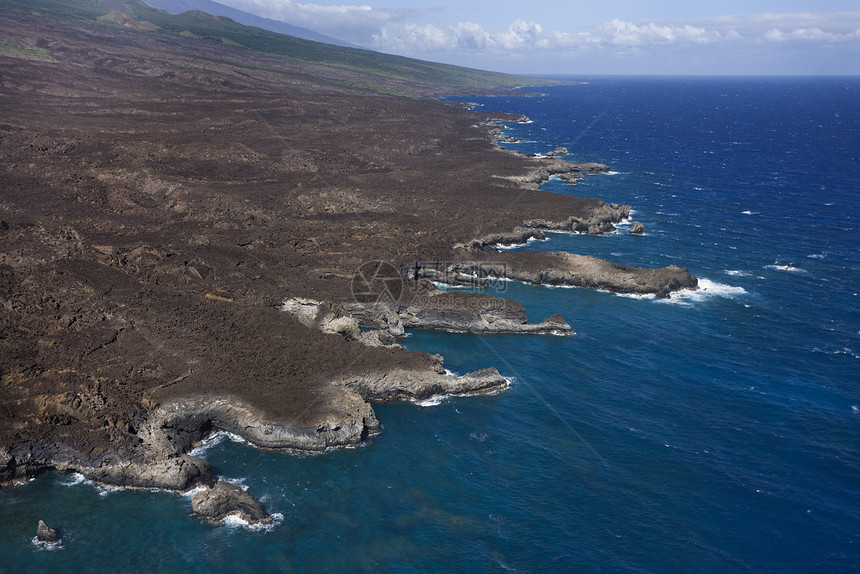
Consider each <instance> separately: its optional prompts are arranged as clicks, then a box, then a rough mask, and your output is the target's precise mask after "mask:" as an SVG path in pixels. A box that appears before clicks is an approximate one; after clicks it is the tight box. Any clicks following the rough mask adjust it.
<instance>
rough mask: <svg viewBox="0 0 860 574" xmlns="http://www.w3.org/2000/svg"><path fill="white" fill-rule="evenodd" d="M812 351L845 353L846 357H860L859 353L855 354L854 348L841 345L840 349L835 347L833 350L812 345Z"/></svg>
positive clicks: (830, 353) (835, 353)
mask: <svg viewBox="0 0 860 574" xmlns="http://www.w3.org/2000/svg"><path fill="white" fill-rule="evenodd" d="M812 352H813V353H822V354H824V355H833V356H838V355H845V356H848V357H853V358H855V359H860V354H857V353H856V352H855V351H854V350H852V349H849V348H848V347H843V348H841V349H835V350H826V349H821V348H819V347H813V348H812Z"/></svg>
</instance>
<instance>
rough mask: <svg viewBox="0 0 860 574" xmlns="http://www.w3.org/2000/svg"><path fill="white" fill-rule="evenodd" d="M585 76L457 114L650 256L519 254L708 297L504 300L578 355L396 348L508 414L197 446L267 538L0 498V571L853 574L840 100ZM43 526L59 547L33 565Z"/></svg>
mask: <svg viewBox="0 0 860 574" xmlns="http://www.w3.org/2000/svg"><path fill="white" fill-rule="evenodd" d="M588 80H589V83H587V84H580V85H573V86H559V87H554V88H549V89H547V90H546V95H544V96H541V97H536V98H515V97H511V98H487V99H483V100H481V103H482V104H483V105H484V109H487V110H502V111H512V112H520V113H525V114H527V115H528V116H529V117H530V118H532V120H533V123H531V124H525V125H515V126H510V129H509V130H508V133H509V134H510V135H512V136H515V137H519V138H522V139H523V140H525V142H524V143H519V144H512V145H511V147H515V148H517V149H521V150H523V151H526V152H528V153H545V152H546V151H550V150H552V149H554V148H555V147H556V146H559V145H565V146H567V147H568V148H569V150H570V151H571V153H572V154H573V155H572V159H574V160H581V161H586V160H588V161H591V160H594V161H601V162H604V163H608V164H610V165H611V166H612V168H613V174H612V175H600V176H593V177H589V178H587V179H586V181H585V182H583V183H582V184H580V185H579V186H577V187H572V188H571V187H567V186H566V184H563V183H561V182H549V183H548V184H546V189H548V190H551V191H555V192H558V193H575V194H579V195H589V196H595V197H601V198H603V199H606V200H607V201H616V202H620V203H629V204H631V205H633V207H634V210H635V212H634V216H633V219H635V220H637V221H641V222H642V223H643V224H644V225H645V228H646V234H645V236H643V237H634V236H630V235H628V234H627V233H626V231H625V230H624V228H622V232H621V233H618V234H614V235H607V236H604V237H587V236H579V235H558V234H555V235H552V236H551V238H550V240H549V241H546V242H538V243H532V244H529V245H527V246H524V247H522V249H548V250H570V251H574V252H578V253H587V254H593V255H597V256H600V257H604V258H607V259H611V260H617V261H622V262H626V263H633V264H638V265H654V266H657V265H661V266H662V265H668V264H679V265H683V266H687V267H689V268H690V270H691V271H692V272H693V273H694V274H696V275H697V276H698V277H699V278H700V281H701V285H702V286H703V287H706V289H705V290H702V291H700V292H697V293H690V294H687V295H686V296H684V297H676V298H673V299H672V300H671V301H668V302H667V301H657V300H654V299H645V298H631V297H620V296H616V295H611V294H608V293H602V292H595V291H586V290H578V289H557V288H535V287H530V286H526V285H521V284H517V283H502V284H500V285H498V289H499V290H500V291H501V294H502V295H504V296H506V297H510V298H512V299H514V300H517V301H519V302H521V303H522V304H523V305H525V306H526V308H527V310H528V312H529V316H530V317H531V318H532V319H533V320H540V319H542V318H544V317H546V316H549V315H551V314H552V313H555V312H561V313H562V314H564V315H565V317H566V318H567V319H568V320H569V321H570V323H571V324H572V325H573V326H574V328H575V329H576V331H577V334H576V335H575V336H573V337H567V338H563V337H553V336H528V337H524V336H490V337H479V336H473V335H457V334H445V333H425V332H416V333H413V334H412V336H411V337H409V338H408V339H406V340H405V344H406V345H407V346H409V347H410V348H416V349H422V350H426V351H430V352H439V353H442V354H443V355H444V356H445V357H446V366H447V367H448V368H450V369H452V370H454V371H455V372H466V371H469V370H473V369H477V368H481V367H486V366H496V367H498V368H499V370H500V371H501V372H502V373H503V374H504V375H506V376H509V377H511V378H512V380H513V383H512V385H511V387H510V388H509V389H508V390H506V391H504V392H501V393H498V394H496V395H492V396H480V397H462V398H456V397H454V398H448V399H445V400H443V401H441V403H440V404H437V405H435V406H428V407H422V406H418V405H414V404H407V403H394V404H385V405H378V406H376V407H375V409H376V412H377V415H378V417H379V419H380V420H381V421H382V424H383V432H382V433H381V434H380V435H378V436H376V437H374V438H372V439H371V440H370V441H369V442H368V443H367V444H366V445H364V446H363V447H361V448H357V449H351V450H342V451H336V452H330V453H327V454H324V455H316V456H299V455H294V454H289V453H282V452H268V451H261V450H258V449H255V448H253V447H250V446H248V445H246V444H243V443H241V442H236V441H235V440H233V439H231V438H230V437H227V436H221V437H218V438H217V439H215V440H214V441H212V442H211V443H210V444H208V445H206V446H205V447H204V449H203V450H202V451H201V453H202V454H201V455H202V456H204V457H205V458H207V459H208V460H210V461H211V462H212V463H213V465H214V466H215V468H216V470H217V471H218V472H219V473H220V474H221V475H223V476H224V477H227V478H229V479H232V480H237V481H240V482H241V484H243V485H245V486H246V487H247V488H248V489H249V492H251V493H253V494H254V495H255V496H258V497H260V498H261V499H262V500H263V502H264V504H265V505H266V506H267V508H268V509H269V510H270V511H271V512H275V513H279V514H280V515H281V516H280V518H279V519H278V520H277V521H276V523H275V524H274V525H273V526H272V527H269V528H266V529H261V530H249V529H248V528H245V527H242V526H238V525H223V524H222V525H218V526H213V525H210V524H208V523H205V522H202V521H200V520H198V519H197V518H195V517H194V516H193V514H192V513H191V508H190V502H189V500H188V498H187V497H182V496H179V495H176V494H172V493H166V492H144V491H110V492H107V491H104V490H101V489H99V488H97V487H95V486H93V485H91V484H88V483H86V482H81V481H78V480H77V479H76V478H75V476H74V475H61V474H58V473H49V474H46V475H44V476H42V477H40V478H38V479H37V480H35V481H32V482H30V483H28V484H26V485H25V486H22V487H20V488H16V489H7V490H2V491H0V571H8V572H15V571H20V570H23V569H24V568H27V569H28V570H29V571H35V572H39V571H54V570H60V571H63V570H65V571H72V570H74V571H79V572H104V571H121V572H142V571H179V570H182V571H189V572H195V571H199V572H212V571H215V572H260V571H263V572H278V571H283V572H289V571H295V572H450V571H456V572H476V571H477V572H507V571H516V572H544V571H554V572H564V571H576V572H579V571H596V572H600V571H607V572H616V571H636V572H691V571H693V572H725V571H748V572H809V571H839V572H849V571H858V570H860V472H858V471H860V377H858V376H857V374H856V373H857V368H858V366H860V305H858V302H860V299H858V292H860V286H858V279H860V253H858V245H860V233H858V220H857V218H858V215H857V214H858V211H860V209H858V208H860V161H858V159H860V158H858V155H860V80H858V79H856V78H855V79H841V78H829V79H824V78H811V79H810V78H807V79H792V78H783V79H740V78H737V79H689V78H687V79H670V78H590V79H588ZM524 200H527V197H526V198H525V199H524ZM40 518H42V519H44V520H46V521H47V522H48V523H49V524H51V525H52V526H53V525H56V526H59V527H60V528H61V532H62V534H63V541H64V542H63V547H62V549H60V550H57V551H52V552H49V551H45V550H41V549H39V548H37V547H35V546H33V545H32V543H31V539H32V537H33V534H34V533H35V525H36V522H37V521H38V519H40Z"/></svg>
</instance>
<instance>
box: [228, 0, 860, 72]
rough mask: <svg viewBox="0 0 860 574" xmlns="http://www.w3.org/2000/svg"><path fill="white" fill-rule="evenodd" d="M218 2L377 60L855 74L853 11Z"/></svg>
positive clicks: (858, 35) (858, 22)
mask: <svg viewBox="0 0 860 574" xmlns="http://www.w3.org/2000/svg"><path fill="white" fill-rule="evenodd" d="M219 1H220V2H222V3H223V4H227V5H230V6H232V7H234V8H238V9H240V10H246V11H248V12H252V13H254V14H257V15H260V16H264V17H267V18H272V19H276V20H281V21H284V22H288V23H290V24H293V25H297V26H304V27H306V28H310V29H312V30H314V31H316V32H320V33H323V34H327V35H329V36H333V37H336V38H339V39H341V40H345V41H348V42H351V43H353V44H356V45H359V46H364V47H366V48H370V49H373V50H378V51H381V52H388V53H393V54H400V55H404V56H411V57H416V58H422V59H430V60H438V61H446V62H449V63H454V64H460V65H467V66H481V65H483V66H491V67H494V68H495V69H499V70H503V71H532V72H534V73H547V70H549V69H553V70H559V69H563V68H565V67H566V68H568V69H569V68H576V69H577V70H581V71H587V70H585V69H583V66H589V65H592V66H596V69H599V70H604V71H607V72H610V73H632V72H635V73H639V72H642V73H691V71H693V72H695V73H698V72H699V71H700V70H702V69H704V70H705V71H706V72H707V73H792V70H793V69H794V68H792V66H795V68H796V69H797V73H847V74H852V73H853V74H857V73H860V63H858V62H860V11H856V12H831V13H823V12H818V13H816V12H798V13H762V14H744V15H726V16H718V17H711V18H699V19H689V20H672V19H651V20H633V21H627V20H623V19H619V18H616V19H612V20H610V21H608V22H605V23H603V24H600V25H598V26H590V27H580V28H570V29H555V28H550V27H547V26H546V25H544V24H542V23H540V22H536V21H531V20H524V19H516V20H514V21H513V22H512V23H511V24H510V25H508V26H507V27H501V28H488V27H485V26H483V25H481V24H480V23H476V22H472V21H460V22H457V23H454V24H438V23H435V24H434V23H427V20H429V19H430V18H428V16H429V15H430V14H431V13H432V12H434V10H432V9H429V10H428V9H423V10H422V9H419V8H415V7H404V8H395V9H377V8H373V7H371V6H369V5H364V4H361V5H359V4H339V5H333V6H323V5H320V4H313V3H299V2H294V1H292V0H219ZM441 10H442V9H441V8H439V9H437V10H436V11H441ZM554 26H557V24H554ZM598 61H604V62H606V66H604V67H600V66H597V62H598ZM634 62H638V63H637V64H636V65H634ZM613 66H615V68H613ZM643 66H644V67H643ZM517 67H519V69H516V68H517ZM524 68H525V69H524ZM544 68H545V69H544ZM563 71H566V70H563Z"/></svg>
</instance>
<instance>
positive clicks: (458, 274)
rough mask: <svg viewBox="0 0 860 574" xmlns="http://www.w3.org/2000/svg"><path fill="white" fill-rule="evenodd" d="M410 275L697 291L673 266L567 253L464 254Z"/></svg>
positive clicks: (456, 281)
mask: <svg viewBox="0 0 860 574" xmlns="http://www.w3.org/2000/svg"><path fill="white" fill-rule="evenodd" d="M410 272H411V273H412V276H414V277H416V278H417V279H429V280H431V281H437V282H440V283H446V284H449V285H461V284H474V282H475V281H476V280H477V281H480V280H488V279H489V278H496V279H499V278H501V279H507V280H513V281H521V282H524V283H531V284H532V285H554V286H568V287H585V288H589V289H603V290H606V291H611V292H613V293H632V294H639V295H646V294H652V295H656V296H657V297H661V298H667V297H669V296H670V294H671V293H672V292H673V291H678V290H681V289H695V288H697V286H698V281H697V280H696V277H695V276H693V275H691V274H690V272H689V271H688V270H687V269H681V268H680V267H676V266H674V265H672V266H669V267H665V268H663V269H646V268H642V267H632V266H630V265H621V264H618V263H611V262H609V261H605V260H603V259H598V258H596V257H591V256H587V255H576V254H573V253H565V252H534V253H530V252H501V253H488V252H487V251H472V252H465V251H464V252H463V253H462V254H461V256H460V261H456V262H451V263H439V264H436V263H433V262H422V263H421V264H420V265H416V266H415V267H413V268H412V269H411V270H410Z"/></svg>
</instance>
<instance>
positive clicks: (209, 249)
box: [0, 2, 689, 491]
mask: <svg viewBox="0 0 860 574" xmlns="http://www.w3.org/2000/svg"><path fill="white" fill-rule="evenodd" d="M53 4H56V3H52V5H53ZM87 4H88V6H91V7H92V6H95V5H96V4H98V3H92V2H90V3H87ZM15 5H16V6H21V8H20V9H19V10H16V9H12V8H10V7H9V6H5V5H4V6H3V7H0V37H2V38H3V43H4V45H6V46H7V47H10V46H11V47H15V46H17V47H20V48H21V49H22V50H24V51H26V48H27V47H33V46H39V47H40V49H39V50H40V52H39V53H40V54H41V53H42V52H44V56H40V57H39V58H38V59H22V58H17V57H12V56H8V54H9V53H10V49H11V48H10V49H4V50H2V52H3V54H0V76H2V77H3V99H4V106H3V121H2V122H0V156H2V157H3V161H2V162H0V192H2V199H3V200H2V202H0V484H4V485H5V484H14V483H16V482H18V481H21V480H24V479H27V478H31V477H33V476H36V475H38V474H39V473H40V472H43V471H45V470H47V469H50V468H55V469H58V470H59V471H61V472H72V471H76V472H80V473H82V474H83V475H84V476H85V477H87V478H88V479H91V480H94V481H97V482H100V483H103V484H106V485H113V486H129V487H158V488H167V489H174V490H182V491H184V490H188V489H189V488H192V487H195V486H201V485H202V486H205V487H208V488H210V489H211V488H212V486H213V485H214V484H215V477H214V473H213V471H212V468H211V465H209V463H207V462H206V461H205V460H202V459H200V458H197V457H195V456H193V455H191V454H190V451H191V450H192V448H193V447H194V446H195V445H196V444H197V443H198V442H199V441H201V440H203V439H205V438H206V437H207V436H209V435H210V434H211V433H213V432H216V431H219V430H224V431H229V432H233V433H235V434H237V435H239V436H241V437H244V438H245V439H246V440H248V441H249V442H251V443H253V444H255V445H258V446H260V447H266V448H290V449H301V450H308V451H320V450H323V449H326V448H330V447H336V446H345V445H355V444H358V443H360V442H361V441H362V440H364V439H365V438H366V437H367V436H369V435H372V434H374V433H376V432H378V431H379V429H380V424H379V421H378V420H377V418H376V416H375V414H374V411H373V409H372V407H371V405H370V404H369V401H376V400H391V399H393V398H408V399H414V400H423V399H425V398H431V397H433V396H434V395H437V394H439V393H472V392H486V391H489V390H493V389H499V388H503V387H504V386H505V385H506V384H507V382H506V380H505V379H504V378H503V377H502V376H501V375H500V374H499V373H498V371H496V370H495V369H492V368H490V369H485V370H481V371H477V372H475V373H470V374H468V375H465V376H463V377H456V376H453V375H449V374H446V373H445V371H444V369H443V367H442V360H441V358H440V357H437V356H432V355H429V354H427V353H421V352H417V351H407V350H405V349H402V348H398V347H396V346H394V345H393V342H394V338H395V337H398V336H402V335H403V334H404V327H405V326H406V325H407V324H408V325H410V326H413V327H416V328H435V329H440V328H441V329H449V330H463V331H473V332H481V333H507V332H546V333H561V332H570V327H569V325H567V323H566V322H565V321H564V319H563V318H561V317H560V316H557V315H554V316H553V317H550V318H549V319H547V320H545V321H543V322H541V323H537V324H534V325H530V324H529V323H528V322H527V320H526V317H525V313H524V310H523V309H522V307H521V306H518V305H516V304H514V303H512V302H503V301H502V300H500V299H497V298H491V297H489V296H476V295H470V294H464V293H442V292H441V290H439V291H437V290H433V289H432V288H430V287H429V286H428V285H427V282H426V281H425V280H426V279H431V280H437V279H439V278H441V279H444V278H446V277H447V278H450V277H452V276H453V275H454V274H457V273H462V274H464V277H465V276H468V277H472V278H473V280H475V281H480V280H481V279H482V278H484V279H485V278H486V277H488V276H490V275H492V274H493V273H495V272H498V271H499V269H498V268H497V267H496V266H495V262H501V263H503V264H504V265H503V269H502V271H504V275H499V276H500V277H509V278H517V280H524V281H530V282H536V283H546V282H558V283H559V284H561V283H575V284H583V285H586V286H598V287H600V286H602V285H604V284H610V283H612V281H613V279H612V277H615V279H614V280H616V281H617V282H619V283H620V285H621V287H623V288H624V289H629V288H631V287H630V286H629V285H626V284H625V281H623V280H622V279H623V277H627V275H629V276H630V277H631V278H632V279H630V281H631V282H632V283H636V281H638V280H639V279H638V277H640V276H644V275H647V273H648V272H646V271H643V272H635V271H631V272H629V273H628V272H627V271H623V270H618V269H615V270H614V271H613V270H612V269H610V270H609V271H605V270H604V271H601V269H602V267H601V265H602V264H600V263H596V262H592V263H591V264H590V265H591V267H592V270H591V271H590V272H589V273H590V275H589V274H588V273H584V272H582V270H581V269H579V267H576V266H575V265H574V264H573V263H574V260H573V259H568V258H565V257H564V256H562V255H554V254H550V255H546V256H540V255H537V254H532V255H525V254H512V253H506V254H499V253H497V252H496V251H495V250H494V249H492V248H493V247H495V246H497V245H499V244H501V243H510V242H518V241H527V240H528V239H530V238H542V237H543V233H544V232H545V231H550V230H560V231H576V232H584V233H602V232H605V231H608V230H611V229H612V225H613V223H614V222H617V221H620V220H621V219H622V218H623V217H626V214H627V213H629V208H627V211H625V206H613V205H611V204H610V205H609V206H607V205H606V204H604V202H602V201H600V200H597V199H591V198H581V197H574V196H572V195H568V194H555V193H544V192H541V191H532V190H533V189H534V188H536V187H537V185H538V184H539V182H541V181H543V180H545V179H546V178H548V177H549V176H550V175H553V174H556V175H565V174H571V175H573V174H577V173H594V172H597V171H604V170H605V166H601V165H599V164H572V163H569V162H563V161H561V160H559V159H537V158H528V157H525V156H523V155H519V154H515V153H510V152H506V151H504V150H501V149H500V148H499V147H498V146H497V145H496V142H495V136H494V135H493V133H491V130H490V129H488V126H487V124H486V118H485V117H484V116H481V115H480V114H478V113H475V112H472V111H468V110H466V109H463V108H462V107H461V106H459V105H458V104H452V103H448V102H442V101H435V100H429V99H418V98H404V97H395V96H387V95H380V94H390V93H394V92H400V91H402V92H403V93H409V94H415V95H424V96H438V95H441V94H442V92H449V93H450V92H451V91H452V89H451V88H450V86H442V85H439V84H434V85H430V83H427V84H407V83H406V82H405V81H404V80H402V79H401V78H399V77H388V76H381V75H379V74H380V73H379V72H375V73H373V74H370V75H368V73H366V71H365V70H355V69H346V68H341V67H337V66H335V67H331V66H315V65H314V64H312V63H309V62H301V61H298V60H293V59H291V58H288V59H285V58H283V57H280V56H273V55H271V54H262V53H260V52H255V51H254V50H251V49H250V48H249V49H241V50H240V49H238V48H235V47H232V48H231V47H229V46H225V45H219V44H216V43H210V42H205V41H201V40H196V39H193V38H186V37H182V36H179V35H176V34H173V33H169V34H168V33H162V32H160V31H158V30H153V31H148V32H145V33H144V32H139V31H135V30H132V29H127V28H124V27H121V26H115V25H109V24H107V23H103V22H102V23H99V24H94V23H92V22H90V23H88V22H87V20H86V18H83V17H81V18H66V17H65V16H63V15H62V14H60V12H61V11H60V12H57V13H53V12H52V11H51V10H44V11H41V10H37V11H32V10H30V9H29V8H28V7H27V3H25V2H18V3H15ZM57 5H59V4H57ZM70 6H71V4H70ZM88 9H89V8H88ZM92 9H93V10H95V9H97V8H92ZM41 47H44V49H42V48H41ZM12 51H13V52H14V51H15V50H12ZM18 51H19V52H20V50H18ZM512 81H513V80H512ZM519 81H520V80H519V79H517V82H519ZM495 118H496V120H501V121H527V118H524V117H520V116H503V115H496V116H495ZM177 126H182V127H181V129H177ZM427 174H433V177H432V178H431V177H428V176H427ZM496 176H498V177H496ZM512 229H514V230H516V231H514V232H513V233H511V232H510V231H509V230H512ZM475 237H479V238H482V239H479V240H473V238H475ZM457 245H460V246H468V247H469V248H470V249H469V250H466V249H458V248H457V247H456V246H457ZM571 257H573V256H571ZM369 261H386V262H390V265H391V267H392V268H393V269H395V270H396V272H400V273H402V276H403V277H404V278H405V279H407V281H406V283H407V284H408V287H407V289H406V291H408V292H407V293H405V294H404V297H403V298H402V299H401V300H399V301H397V302H396V303H395V302H392V303H391V305H383V306H374V305H373V304H369V303H367V302H363V303H343V302H345V301H350V300H351V295H352V289H351V280H352V278H353V277H354V276H355V274H356V270H357V269H360V268H361V267H362V265H364V264H365V263H366V262H369ZM416 261H419V262H421V261H435V262H442V261H449V262H451V261H453V262H455V263H454V264H450V265H449V264H442V263H437V264H434V265H430V266H426V265H415V264H414V262H416ZM469 262H471V263H469ZM604 264H605V265H612V264H608V263H605V262H604ZM410 267H413V270H412V271H411V277H409V275H410ZM580 267H582V266H580ZM595 269H596V270H597V271H595ZM613 273H614V275H613ZM625 273H627V275H625ZM655 273H657V275H659V274H660V271H659V270H658V271H655ZM664 275H665V277H663V278H662V279H661V280H662V283H661V282H660V281H658V280H657V279H653V280H651V283H647V281H646V282H645V283H647V284H646V285H645V287H642V288H643V289H645V290H646V291H647V289H649V288H650V289H652V290H655V292H658V293H663V292H665V291H666V290H671V289H672V288H674V286H677V285H680V284H682V283H684V277H683V274H682V273H675V274H674V275H673V274H672V273H670V272H666V273H664ZM583 276H584V277H586V279H583ZM675 276H677V277H676V280H675V283H672V277H675ZM410 278H411V279H413V280H412V281H409V280H408V279H410ZM688 279H689V278H688ZM687 283H689V281H687ZM365 329H373V330H374V332H373V333H367V332H365Z"/></svg>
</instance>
